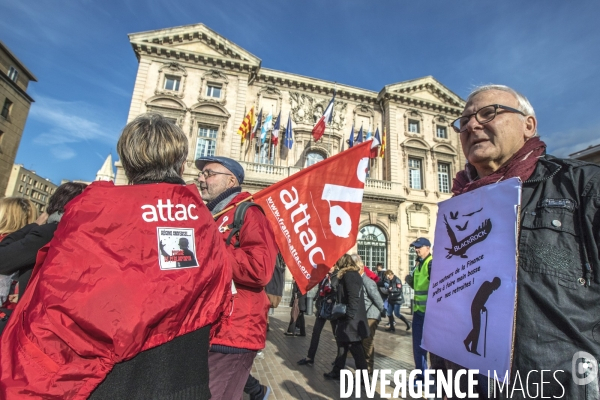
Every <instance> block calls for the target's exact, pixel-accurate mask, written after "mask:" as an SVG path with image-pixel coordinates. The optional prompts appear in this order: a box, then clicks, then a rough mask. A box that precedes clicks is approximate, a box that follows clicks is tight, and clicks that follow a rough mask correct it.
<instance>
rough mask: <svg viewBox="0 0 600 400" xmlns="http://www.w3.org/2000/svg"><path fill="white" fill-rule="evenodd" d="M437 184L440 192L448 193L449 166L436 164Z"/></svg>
mask: <svg viewBox="0 0 600 400" xmlns="http://www.w3.org/2000/svg"><path fill="white" fill-rule="evenodd" d="M438 184H439V186H440V192H442V193H450V165H449V164H446V163H438Z"/></svg>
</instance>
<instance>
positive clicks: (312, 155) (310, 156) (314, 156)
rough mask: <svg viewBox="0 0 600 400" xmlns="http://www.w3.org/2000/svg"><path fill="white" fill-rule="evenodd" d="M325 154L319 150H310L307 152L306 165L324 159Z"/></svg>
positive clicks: (308, 165)
mask: <svg viewBox="0 0 600 400" xmlns="http://www.w3.org/2000/svg"><path fill="white" fill-rule="evenodd" d="M324 159H325V156H324V155H323V154H322V153H320V152H318V151H309V152H308V153H307V154H306V164H305V165H304V166H305V167H310V166H311V165H313V164H316V163H318V162H319V161H323V160H324Z"/></svg>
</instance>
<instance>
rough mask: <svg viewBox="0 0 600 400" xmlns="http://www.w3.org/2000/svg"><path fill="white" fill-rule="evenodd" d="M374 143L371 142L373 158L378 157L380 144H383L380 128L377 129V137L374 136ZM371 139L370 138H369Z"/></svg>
mask: <svg viewBox="0 0 600 400" xmlns="http://www.w3.org/2000/svg"><path fill="white" fill-rule="evenodd" d="M372 139H373V143H371V158H377V156H378V155H379V146H381V139H380V137H379V128H377V130H376V131H375V137H373V138H372ZM367 140H370V139H367Z"/></svg>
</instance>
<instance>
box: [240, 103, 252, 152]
mask: <svg viewBox="0 0 600 400" xmlns="http://www.w3.org/2000/svg"><path fill="white" fill-rule="evenodd" d="M254 123H255V117H254V107H252V108H251V109H250V111H248V114H246V117H244V120H243V121H242V124H241V125H240V127H239V128H238V130H237V134H238V135H240V136H241V137H242V143H244V141H245V140H246V136H247V135H248V133H250V130H251V129H252V127H253V126H254Z"/></svg>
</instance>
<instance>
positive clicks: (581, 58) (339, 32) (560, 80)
mask: <svg viewBox="0 0 600 400" xmlns="http://www.w3.org/2000/svg"><path fill="white" fill-rule="evenodd" d="M599 15H600V2H598V1H569V2H567V1H558V0H527V1H523V0H520V1H513V0H508V1H501V2H500V1H488V0H482V1H474V0H472V1H468V0H459V1H443V0H418V1H415V0H412V1H409V0H378V1H373V0H328V1H325V0H302V1H299V0H296V1H292V0H255V1H242V0H231V1H230V0H195V1H186V0H181V1H158V0H121V1H105V0H103V1H100V0H43V1H40V0H19V1H7V2H3V4H2V12H1V13H0V40H2V41H3V42H4V43H5V44H6V45H7V46H8V47H9V48H10V49H11V50H12V51H13V52H14V53H15V54H16V55H17V57H19V58H20V59H21V61H22V62H23V63H25V65H26V66H27V67H28V68H29V69H30V70H31V71H32V72H33V74H34V75H36V77H37V78H38V82H37V83H35V82H33V83H31V84H30V86H29V93H30V94H31V95H32V96H33V98H34V99H35V100H36V102H35V103H34V104H33V106H32V108H31V111H30V114H29V119H28V121H27V126H26V128H25V132H24V135H23V139H22V141H21V146H20V149H19V153H18V154H17V160H16V162H18V163H22V164H24V165H25V167H26V168H29V169H33V170H35V171H37V172H38V174H40V175H41V176H43V177H47V178H50V179H51V180H52V181H54V182H56V183H58V182H59V181H60V180H61V179H83V180H92V179H93V178H94V177H95V175H96V172H97V171H98V169H99V168H100V167H101V165H102V163H103V161H104V159H105V158H106V156H107V155H108V154H109V153H112V154H113V157H114V158H116V150H115V146H116V142H117V138H118V136H119V133H120V130H121V129H122V128H123V126H124V125H125V123H126V119H127V114H128V111H129V104H130V101H131V93H132V90H133V85H134V80H135V75H136V72H137V60H136V58H135V55H134V53H133V51H132V49H131V46H130V44H129V40H128V38H127V34H128V33H135V32H142V31H148V30H154V29H161V28H167V27H173V26H179V25H187V24H194V23H199V22H202V23H204V24H206V25H207V26H208V27H209V28H211V29H213V30H214V31H216V32H218V33H219V34H221V35H223V36H225V37H226V38H228V39H229V40H231V41H232V42H234V43H236V44H238V45H240V46H242V47H243V48H245V49H246V50H248V51H249V52H251V53H253V54H254V55H256V56H257V57H259V58H261V59H262V65H263V66H264V67H266V68H271V69H277V70H282V71H286V72H293V73H297V74H301V75H306V76H311V77H316V78H320V79H326V80H330V81H337V82H340V83H344V84H348V85H353V86H357V87H361V88H366V89H370V90H375V91H379V90H381V88H382V87H383V86H384V85H387V84H390V83H395V82H401V81H404V80H409V79H415V78H419V77H422V76H426V75H433V76H434V77H435V78H436V79H438V80H439V81H440V82H442V83H443V84H444V85H445V86H447V87H448V88H449V89H451V90H452V91H454V92H455V93H457V94H458V95H459V96H461V97H463V98H465V97H466V96H467V95H468V93H469V91H470V90H471V89H472V88H473V87H474V86H476V85H479V84H485V83H501V84H506V85H509V86H512V87H514V88H516V89H517V90H519V91H521V92H522V93H524V94H525V95H526V96H527V97H528V98H529V100H530V101H531V103H532V104H533V106H534V108H535V110H536V113H537V116H538V120H539V131H540V134H541V136H542V138H543V139H544V140H545V141H546V142H547V144H548V150H549V152H551V153H553V154H555V155H558V156H567V155H568V154H570V153H572V152H574V151H576V150H580V149H583V148H586V147H587V146H589V145H593V144H600V112H598V109H599V108H600V107H599V106H600V74H599V73H598V68H599V65H600V25H599V24H598V22H597V19H598V16H599Z"/></svg>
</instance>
